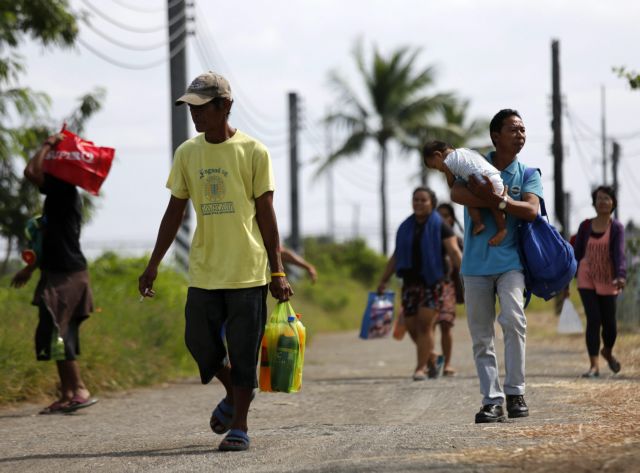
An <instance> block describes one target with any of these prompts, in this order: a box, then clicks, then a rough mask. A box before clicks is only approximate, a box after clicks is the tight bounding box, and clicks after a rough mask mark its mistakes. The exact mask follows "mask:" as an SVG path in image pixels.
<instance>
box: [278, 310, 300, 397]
mask: <svg viewBox="0 0 640 473" xmlns="http://www.w3.org/2000/svg"><path fill="white" fill-rule="evenodd" d="M287 322H288V323H287V325H286V327H285V329H284V330H283V331H282V333H281V334H280V336H279V337H278V344H277V345H276V356H275V359H274V360H272V361H271V389H272V390H273V391H279V392H283V393H288V392H291V388H292V387H293V379H294V375H295V371H296V362H297V360H298V353H299V351H300V344H299V342H298V332H297V331H296V327H295V323H296V317H295V316H294V315H290V316H289V317H288V318H287Z"/></svg>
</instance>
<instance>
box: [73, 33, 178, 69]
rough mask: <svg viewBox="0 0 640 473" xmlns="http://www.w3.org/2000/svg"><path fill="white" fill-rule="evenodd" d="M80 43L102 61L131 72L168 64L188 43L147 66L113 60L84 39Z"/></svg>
mask: <svg viewBox="0 0 640 473" xmlns="http://www.w3.org/2000/svg"><path fill="white" fill-rule="evenodd" d="M78 43H80V45H82V46H83V47H84V48H85V49H87V50H89V51H91V52H92V53H93V54H95V55H96V56H98V57H99V58H100V59H102V60H104V61H106V62H108V63H110V64H112V65H114V66H117V67H121V68H123V69H130V70H144V69H151V68H153V67H157V66H159V65H161V64H164V63H166V62H167V61H168V60H169V59H172V58H173V57H175V55H176V54H178V53H180V52H181V51H182V50H183V49H184V48H185V44H186V41H185V39H183V40H182V42H181V43H180V44H179V45H178V46H177V47H175V48H174V49H173V50H171V51H170V53H169V57H164V58H162V59H158V60H156V61H153V62H149V63H146V64H128V63H125V62H122V61H119V60H117V59H113V58H111V57H109V56H108V55H106V54H104V53H103V52H101V51H100V50H98V49H96V48H94V47H93V46H91V45H90V44H89V43H87V42H86V41H84V40H83V39H82V38H78Z"/></svg>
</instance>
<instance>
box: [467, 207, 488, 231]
mask: <svg viewBox="0 0 640 473" xmlns="http://www.w3.org/2000/svg"><path fill="white" fill-rule="evenodd" d="M467 210H468V211H469V218H471V221H472V222H473V228H472V229H471V233H472V234H473V235H477V234H478V233H481V232H482V231H483V230H484V223H482V214H481V212H480V209H479V208H477V207H467Z"/></svg>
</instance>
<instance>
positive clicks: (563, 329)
mask: <svg viewBox="0 0 640 473" xmlns="http://www.w3.org/2000/svg"><path fill="white" fill-rule="evenodd" d="M558 333H582V321H581V320H580V316H579V315H578V312H576V308H575V307H574V306H573V304H572V303H571V301H570V300H569V298H568V297H567V298H566V299H565V300H564V303H563V304H562V312H560V320H558Z"/></svg>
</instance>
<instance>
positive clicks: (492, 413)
mask: <svg viewBox="0 0 640 473" xmlns="http://www.w3.org/2000/svg"><path fill="white" fill-rule="evenodd" d="M505 420H507V419H506V417H505V416H504V410H503V409H502V406H500V405H498V404H487V405H486V406H482V409H480V412H478V413H477V414H476V424H490V423H492V422H504V421H505Z"/></svg>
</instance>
